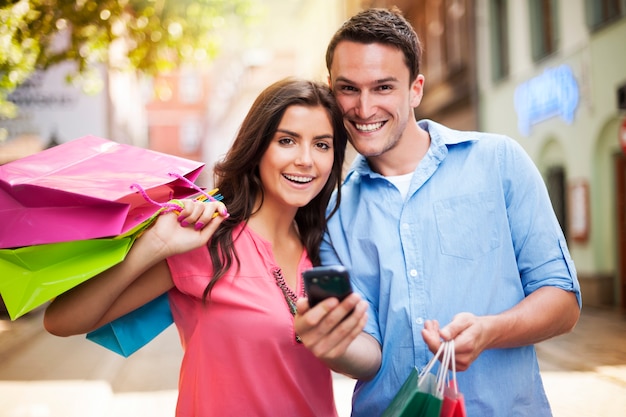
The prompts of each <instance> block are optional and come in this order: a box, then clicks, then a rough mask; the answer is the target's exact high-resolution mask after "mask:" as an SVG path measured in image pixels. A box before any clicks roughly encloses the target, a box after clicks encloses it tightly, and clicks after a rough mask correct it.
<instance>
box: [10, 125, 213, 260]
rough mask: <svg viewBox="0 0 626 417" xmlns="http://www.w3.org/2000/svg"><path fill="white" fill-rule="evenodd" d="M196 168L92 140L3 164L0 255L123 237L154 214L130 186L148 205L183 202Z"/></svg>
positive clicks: (87, 138) (169, 157)
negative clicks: (4, 250) (6, 251)
mask: <svg viewBox="0 0 626 417" xmlns="http://www.w3.org/2000/svg"><path fill="white" fill-rule="evenodd" d="M203 167H204V164H203V163H201V162H197V161H192V160H188V159H184V158H180V157H177V156H173V155H168V154H164V153H160V152H155V151H152V150H148V149H144V148H140V147H136V146H131V145H125V144H120V143H117V142H113V141H110V140H107V139H102V138H98V137H94V136H85V137H82V138H79V139H75V140H73V141H70V142H67V143H64V144H62V145H59V146H56V147H54V148H50V149H46V150H44V151H42V152H39V153H37V154H34V155H30V156H27V157H25V158H22V159H19V160H16V161H13V162H9V163H8V164H5V165H2V166H0V218H1V219H2V222H0V248H15V247H22V246H32V245H41V244H47V243H57V242H67V241H73V240H86V239H94V238H101V237H113V236H118V235H120V234H124V233H126V232H127V231H129V230H131V229H132V228H133V227H135V226H137V225H139V224H141V223H142V222H144V221H145V220H146V219H148V218H150V216H152V215H153V214H154V213H155V212H156V211H157V210H158V209H159V207H157V206H155V205H154V204H152V203H150V202H148V201H147V200H146V199H145V198H144V196H142V195H141V194H140V193H139V192H137V191H136V190H135V189H132V188H131V186H132V185H133V184H138V185H140V186H141V188H143V190H145V192H146V193H147V195H148V196H149V197H150V198H151V199H152V200H155V201H160V202H163V201H168V200H170V199H173V198H185V197H188V196H191V195H193V194H196V193H197V188H193V187H191V186H190V185H189V183H188V181H192V182H193V181H195V180H196V178H197V177H198V175H199V174H200V172H201V170H202V168H203ZM173 175H174V176H173ZM177 176H178V178H177ZM185 179H186V180H188V181H185Z"/></svg>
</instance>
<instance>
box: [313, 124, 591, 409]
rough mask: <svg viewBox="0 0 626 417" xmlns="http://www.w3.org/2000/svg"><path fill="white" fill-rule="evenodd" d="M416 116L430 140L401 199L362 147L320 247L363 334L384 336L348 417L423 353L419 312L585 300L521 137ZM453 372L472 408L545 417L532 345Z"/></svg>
mask: <svg viewBox="0 0 626 417" xmlns="http://www.w3.org/2000/svg"><path fill="white" fill-rule="evenodd" d="M419 124H420V126H421V127H422V128H424V129H426V130H427V131H428V132H429V133H430V138H431V145H430V149H429V150H428V152H427V154H426V155H425V157H424V158H423V160H422V161H421V162H420V164H419V165H418V167H417V168H416V170H415V172H414V174H413V178H412V180H411V185H410V187H409V192H408V195H407V197H406V199H403V198H402V196H401V195H400V192H399V191H398V190H397V189H396V188H395V186H394V185H393V184H392V183H391V182H389V181H388V180H387V179H386V178H384V177H383V176H381V175H379V174H377V173H375V172H373V171H372V170H371V169H370V167H369V165H368V163H367V161H366V160H365V159H364V158H363V157H361V156H358V157H357V159H356V160H355V162H354V164H353V166H352V169H351V171H350V172H349V173H348V175H347V177H346V180H345V183H344V185H343V188H342V200H341V205H340V209H339V211H338V212H337V213H336V214H335V215H334V216H333V217H332V218H331V220H330V223H329V224H328V228H329V232H328V234H327V236H326V237H325V239H324V243H323V244H322V263H323V264H326V265H329V264H335V263H340V264H343V265H345V266H346V267H347V268H348V269H349V270H350V272H351V276H352V283H353V285H354V288H355V290H356V291H357V292H359V293H360V294H361V295H362V296H363V298H364V299H365V300H367V301H368V302H369V304H370V309H369V312H368V314H369V321H368V324H367V326H366V329H365V331H366V332H367V333H369V334H371V335H372V336H373V337H374V338H376V339H377V340H378V341H379V342H380V344H381V345H382V354H383V356H382V365H381V369H380V371H379V372H378V374H377V375H376V376H375V378H374V379H372V380H371V381H367V382H361V381H359V382H358V383H357V386H356V389H355V395H354V400H353V414H352V415H353V417H361V416H363V417H365V416H366V417H372V416H379V415H380V414H381V413H382V412H383V411H384V409H385V408H386V407H387V406H388V405H389V403H390V402H391V399H392V398H393V396H394V395H395V394H396V392H397V391H398V390H399V388H400V386H401V385H402V383H403V382H404V380H405V379H406V378H407V376H408V375H409V373H410V372H411V369H412V368H413V367H414V366H417V367H418V368H419V369H422V368H423V367H424V366H425V365H426V364H427V362H428V361H429V360H430V358H431V357H432V353H431V352H430V351H429V350H428V348H427V346H426V344H425V343H424V341H423V339H422V336H421V330H422V329H423V327H424V321H425V320H428V319H436V320H438V321H439V323H440V324H441V325H442V326H443V325H445V324H447V323H449V322H450V321H451V320H452V318H453V317H454V315H456V314H457V313H460V312H470V313H473V314H475V315H479V316H482V315H488V314H498V313H500V312H502V311H505V310H507V309H510V308H511V307H513V306H515V305H516V304H518V303H519V302H520V301H521V300H522V299H523V298H524V297H525V296H527V295H529V294H530V293H532V292H533V291H535V290H537V289H538V288H540V287H543V286H554V287H558V288H562V289H564V290H566V291H572V292H574V293H576V295H577V297H578V301H579V305H580V303H581V300H580V286H579V283H578V280H577V277H576V270H575V268H574V263H573V262H572V259H571V256H570V254H569V251H568V249H567V245H566V242H565V238H564V236H563V233H562V231H561V228H560V226H559V223H558V221H557V219H556V216H555V215H554V211H553V209H552V205H551V203H550V199H549V197H548V194H547V191H546V188H545V184H544V182H543V179H542V178H541V176H540V174H539V172H538V170H537V169H536V167H535V165H534V164H533V162H532V160H531V159H530V158H529V157H528V155H527V154H526V153H525V152H524V150H523V149H522V148H521V146H520V145H519V144H518V143H517V142H515V141H514V140H512V139H510V138H507V137H504V136H501V135H493V134H485V133H478V132H460V131H454V130H451V129H448V128H446V127H444V126H442V125H440V124H437V123H434V122H432V121H428V120H423V121H420V122H419ZM331 206H332V204H331ZM457 377H458V385H459V388H460V391H461V392H462V393H463V395H464V397H465V404H466V408H467V415H468V416H469V417H488V416H495V417H502V416H507V417H511V416H524V417H527V416H533V417H541V416H549V415H551V411H550V406H549V404H548V401H547V399H546V396H545V393H544V389H543V384H542V382H541V377H540V375H539V367H538V363H537V358H536V354H535V349H534V347H532V346H527V347H520V348H515V349H493V350H488V351H485V352H483V353H482V354H481V355H480V356H479V357H478V359H476V361H475V362H474V363H472V365H471V366H470V368H469V369H468V370H467V371H465V372H460V373H458V375H457Z"/></svg>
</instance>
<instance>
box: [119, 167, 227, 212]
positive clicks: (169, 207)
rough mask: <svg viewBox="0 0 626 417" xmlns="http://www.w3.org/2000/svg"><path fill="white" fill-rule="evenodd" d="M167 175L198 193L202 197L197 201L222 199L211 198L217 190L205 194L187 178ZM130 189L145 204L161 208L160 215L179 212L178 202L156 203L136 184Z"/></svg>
mask: <svg viewBox="0 0 626 417" xmlns="http://www.w3.org/2000/svg"><path fill="white" fill-rule="evenodd" d="M168 175H170V176H172V177H176V178H178V179H179V180H182V181H183V182H184V183H185V184H187V185H188V186H189V187H190V188H193V189H194V190H196V191H198V192H199V193H200V194H202V197H198V198H197V200H201V201H207V200H208V201H220V200H222V199H223V197H222V195H221V194H217V195H215V196H212V195H211V194H216V193H217V188H215V189H213V190H211V191H210V192H209V193H207V192H206V191H204V190H203V189H202V188H200V187H198V186H197V185H196V184H195V183H194V182H193V181H191V180H189V179H188V178H185V177H184V176H183V175H180V174H177V173H175V172H170V173H168ZM130 188H131V189H135V190H137V191H138V192H139V193H140V194H141V196H142V197H143V198H144V200H146V201H147V202H149V203H151V204H154V205H155V206H158V207H161V208H162V209H163V211H162V213H169V212H172V211H173V212H179V211H180V209H181V206H182V203H181V202H180V201H178V200H170V201H169V202H167V203H159V202H158V201H155V200H153V199H152V198H150V196H149V195H148V193H146V190H144V189H143V187H142V186H141V185H139V184H137V183H133V184H131V185H130Z"/></svg>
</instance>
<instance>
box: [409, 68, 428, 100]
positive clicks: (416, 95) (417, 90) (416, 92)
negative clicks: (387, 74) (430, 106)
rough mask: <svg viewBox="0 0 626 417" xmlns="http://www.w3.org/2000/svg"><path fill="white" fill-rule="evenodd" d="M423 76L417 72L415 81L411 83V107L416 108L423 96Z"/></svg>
mask: <svg viewBox="0 0 626 417" xmlns="http://www.w3.org/2000/svg"><path fill="white" fill-rule="evenodd" d="M424 81H425V80H424V76H423V75H422V74H418V76H417V77H416V78H415V81H413V83H412V84H411V98H410V103H411V107H412V108H416V107H417V106H419V105H420V103H421V102H422V97H423V96H424Z"/></svg>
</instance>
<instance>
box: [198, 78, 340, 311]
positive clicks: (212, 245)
mask: <svg viewBox="0 0 626 417" xmlns="http://www.w3.org/2000/svg"><path fill="white" fill-rule="evenodd" d="M294 105H298V106H307V107H318V106H321V107H323V108H324V109H325V110H326V111H327V113H328V117H329V119H330V121H331V124H332V127H333V154H334V161H333V167H332V171H331V174H330V177H329V179H328V181H327V182H326V185H325V186H324V188H323V189H322V191H321V192H320V193H319V194H318V195H317V196H316V197H315V198H314V199H313V200H311V201H310V202H309V203H308V204H307V205H306V206H304V207H301V208H299V209H298V211H297V213H296V217H295V221H296V224H297V227H298V231H299V233H300V238H301V240H302V243H303V245H304V247H305V248H306V250H307V253H308V255H309V258H310V259H311V261H312V262H313V264H314V265H319V263H320V257H319V248H320V244H321V241H322V237H323V235H324V231H325V229H326V221H327V218H328V217H330V216H332V214H334V212H335V211H336V210H337V206H338V205H339V202H340V200H341V195H340V185H341V172H342V171H341V169H342V165H343V161H344V156H345V149H346V143H347V134H346V131H345V129H344V126H343V118H342V115H341V110H340V109H339V107H338V105H337V103H336V102H335V99H334V97H333V95H332V93H331V91H330V89H329V88H328V87H327V86H326V85H325V84H322V83H318V82H313V81H305V80H300V79H295V78H286V79H283V80H281V81H278V82H276V83H274V84H272V85H270V86H269V87H267V88H266V89H265V90H264V91H263V92H262V93H261V94H260V95H259V96H258V97H257V99H256V100H255V101H254V103H253V104H252V107H251V108H250V110H249V112H248V114H247V115H246V117H245V118H244V120H243V123H242V124H241V127H240V128H239V131H238V133H237V136H236V138H235V141H234V143H233V145H232V147H231V148H230V150H229V151H228V153H227V154H226V156H225V158H224V159H223V160H222V161H220V162H218V163H217V164H216V165H215V168H214V182H215V187H217V188H218V189H219V193H220V194H221V195H222V196H223V197H224V200H223V202H224V204H226V207H227V208H228V213H229V214H230V217H229V218H228V219H226V220H225V221H224V222H223V223H222V224H221V225H220V227H219V228H218V230H217V231H216V232H215V234H214V235H213V237H212V238H211V240H210V242H209V253H210V255H211V261H212V263H213V276H212V278H211V281H210V282H209V284H208V285H207V287H206V288H205V290H204V298H205V299H206V297H207V296H209V294H210V292H211V290H212V288H213V287H214V285H215V283H216V282H217V281H218V280H219V279H220V278H221V277H222V276H223V275H224V274H225V273H226V271H228V270H229V269H230V268H232V267H233V266H234V264H235V263H236V264H237V267H238V266H239V259H238V257H237V253H236V252H235V250H234V246H233V242H234V240H236V238H237V236H233V230H234V229H235V227H236V226H237V225H239V224H241V223H242V222H243V223H245V222H247V221H248V220H249V219H250V216H251V215H252V214H253V210H254V204H255V202H256V201H257V197H258V196H260V197H261V198H260V200H261V204H263V203H262V202H263V184H262V183H261V179H260V177H259V169H258V167H259V163H260V161H261V157H262V156H263V154H264V153H265V151H266V150H267V148H268V147H269V144H270V141H271V139H272V137H273V136H274V134H275V133H276V130H277V129H278V125H279V124H280V121H281V119H282V117H283V114H284V113H285V110H287V108H288V107H289V106H294ZM335 189H336V190H337V200H336V204H335V206H334V207H333V208H332V209H329V214H328V217H327V216H326V212H327V205H328V202H329V200H330V196H331V194H332V192H333V191H334V190H335Z"/></svg>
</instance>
